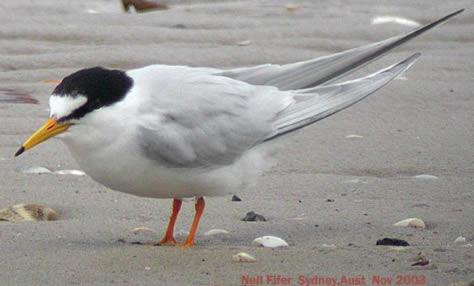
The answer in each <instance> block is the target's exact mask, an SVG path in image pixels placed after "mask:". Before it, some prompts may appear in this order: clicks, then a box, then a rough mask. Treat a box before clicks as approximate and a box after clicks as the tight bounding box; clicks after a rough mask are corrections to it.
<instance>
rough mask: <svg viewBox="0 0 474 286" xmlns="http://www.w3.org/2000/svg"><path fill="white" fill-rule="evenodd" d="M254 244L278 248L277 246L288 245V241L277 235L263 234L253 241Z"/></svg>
mask: <svg viewBox="0 0 474 286" xmlns="http://www.w3.org/2000/svg"><path fill="white" fill-rule="evenodd" d="M252 245H254V246H263V247H268V248H277V247H287V246H288V243H287V242H286V241H284V240H283V239H281V238H279V237H276V236H271V235H267V236H262V237H257V238H256V239H254V240H253V241H252Z"/></svg>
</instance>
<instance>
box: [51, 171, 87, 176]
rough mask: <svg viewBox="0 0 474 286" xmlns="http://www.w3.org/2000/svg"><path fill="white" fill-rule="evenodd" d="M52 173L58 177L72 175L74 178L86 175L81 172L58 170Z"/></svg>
mask: <svg viewBox="0 0 474 286" xmlns="http://www.w3.org/2000/svg"><path fill="white" fill-rule="evenodd" d="M54 173H55V174H58V175H74V176H84V175H85V174H86V173H84V172H83V171H81V170H58V171H54Z"/></svg>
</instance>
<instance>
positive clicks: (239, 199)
mask: <svg viewBox="0 0 474 286" xmlns="http://www.w3.org/2000/svg"><path fill="white" fill-rule="evenodd" d="M232 201H233V202H241V201H242V199H241V198H239V197H237V196H236V195H233V196H232Z"/></svg>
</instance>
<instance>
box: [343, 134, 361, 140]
mask: <svg viewBox="0 0 474 286" xmlns="http://www.w3.org/2000/svg"><path fill="white" fill-rule="evenodd" d="M346 138H347V139H360V138H364V136H362V135H359V134H349V135H346Z"/></svg>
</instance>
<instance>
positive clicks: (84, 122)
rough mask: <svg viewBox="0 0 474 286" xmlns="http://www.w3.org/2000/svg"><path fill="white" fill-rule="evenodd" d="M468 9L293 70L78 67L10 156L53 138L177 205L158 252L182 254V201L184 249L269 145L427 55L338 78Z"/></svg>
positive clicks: (107, 176)
mask: <svg viewBox="0 0 474 286" xmlns="http://www.w3.org/2000/svg"><path fill="white" fill-rule="evenodd" d="M462 11H463V10H459V11H456V12H454V13H452V14H449V15H447V16H445V17H443V18H441V19H439V20H437V21H434V22H433V23H431V24H428V25H425V26H422V27H420V28H418V29H416V30H414V31H412V32H410V33H407V34H404V35H401V36H396V37H392V38H389V39H387V40H384V41H381V42H377V43H374V44H370V45H367V46H363V47H359V48H355V49H352V50H348V51H344V52H340V53H337V54H333V55H329V56H325V57H321V58H316V59H312V60H309V61H303V62H297V63H292V64H286V65H274V64H265V65H259V66H256V67H250V68H239V69H231V70H219V69H214V68H196V67H187V66H167V65H151V66H147V67H143V68H139V69H134V70H129V71H122V70H111V69H106V68H102V67H94V68H88V69H83V70H80V71H77V72H75V73H73V74H71V75H69V76H67V77H65V78H64V79H63V80H62V81H61V83H59V85H57V86H56V88H55V89H54V91H53V92H52V95H51V97H50V99H49V107H50V115H49V119H48V120H47V121H46V123H44V125H43V126H42V127H40V128H39V129H38V130H37V131H36V132H35V133H34V134H33V135H32V136H31V137H30V138H29V139H28V140H26V141H25V143H24V144H23V145H22V146H21V148H20V149H19V150H18V151H17V153H16V154H15V156H18V155H20V154H21V153H23V152H24V151H25V150H28V149H31V148H32V147H34V146H35V145H37V144H39V143H41V142H43V141H45V140H47V139H49V138H51V137H54V136H55V137H57V138H59V139H61V140H62V141H63V142H64V143H65V144H66V146H67V147H68V149H69V150H70V152H71V154H72V156H73V157H74V158H75V159H76V161H77V163H78V165H79V166H80V167H81V168H82V169H83V171H84V172H85V173H86V174H88V175H89V176H90V177H91V178H92V179H94V180H95V181H97V182H98V183H100V184H102V185H104V186H106V187H108V188H110V189H113V190H116V191H120V192H125V193H129V194H133V195H136V196H143V197H152V198H171V199H173V204H172V212H171V217H170V219H169V223H168V227H167V229H166V232H165V235H164V237H163V239H162V240H161V241H160V244H171V245H175V244H177V242H176V240H175V238H174V236H173V233H174V226H175V222H176V218H177V216H178V213H179V211H180V208H181V203H182V200H183V199H185V198H196V203H195V216H194V220H193V223H192V225H191V229H190V232H189V235H188V237H187V238H186V240H185V241H184V243H182V244H180V245H181V246H182V247H184V248H186V247H190V246H193V245H194V237H195V234H196V231H197V229H198V224H199V221H200V218H201V215H202V213H203V210H204V197H212V196H221V195H225V194H232V193H236V192H238V190H240V189H241V188H243V187H244V186H245V185H246V184H248V183H249V181H251V180H255V176H254V175H255V168H257V169H258V168H260V166H262V165H263V162H264V161H265V156H262V154H263V153H264V152H262V150H263V148H264V147H265V146H267V145H268V143H267V142H269V141H272V140H274V139H275V138H278V137H280V136H282V135H285V134H288V133H290V132H293V131H295V130H298V129H300V128H302V127H305V126H307V125H310V124H312V123H315V122H317V121H318V120H321V119H323V118H326V117H328V116H330V115H332V114H334V113H336V112H338V111H341V110H343V109H345V108H347V107H349V106H351V105H353V104H355V103H356V102H358V101H360V100H362V99H364V98H366V97H367V96H368V95H370V94H372V93H373V92H375V91H376V90H378V89H379V88H381V87H382V86H384V85H385V84H387V83H388V82H390V81H391V80H393V79H394V78H395V77H397V76H398V75H400V74H401V73H402V72H404V71H405V70H407V69H408V68H409V67H410V66H411V65H412V64H413V63H414V62H415V61H416V60H417V58H418V57H419V55H420V54H419V53H415V54H413V55H411V56H410V57H408V58H406V59H405V60H403V61H400V62H398V63H396V64H394V65H392V66H390V67H388V68H385V69H383V70H380V71H378V72H376V73H374V74H371V75H369V76H366V77H363V78H359V79H356V80H351V81H346V82H342V83H333V82H334V81H335V80H337V79H339V78H341V77H342V76H344V75H346V74H348V73H349V72H352V71H354V70H355V69H357V68H359V67H361V66H363V65H365V64H367V63H369V62H370V61H372V60H374V59H376V58H378V57H380V56H382V55H383V54H385V53H387V52H388V51H389V50H391V49H393V48H395V47H397V46H399V45H401V44H402V43H404V42H406V41H408V40H410V39H412V38H414V37H416V36H418V35H419V34H421V33H423V32H425V31H427V30H429V29H431V28H433V27H434V26H436V25H438V24H440V23H442V22H444V21H446V20H447V19H449V18H451V17H453V16H455V15H457V14H459V13H461V12H462Z"/></svg>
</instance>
